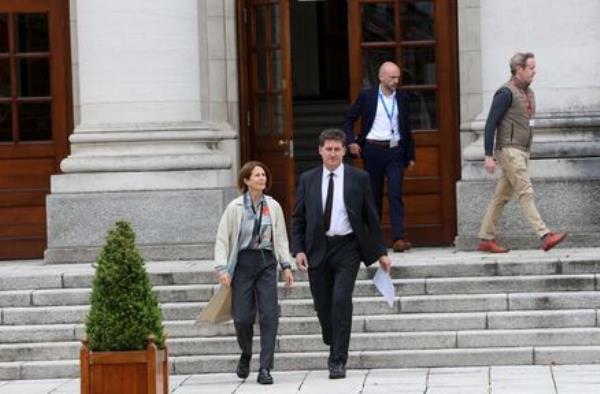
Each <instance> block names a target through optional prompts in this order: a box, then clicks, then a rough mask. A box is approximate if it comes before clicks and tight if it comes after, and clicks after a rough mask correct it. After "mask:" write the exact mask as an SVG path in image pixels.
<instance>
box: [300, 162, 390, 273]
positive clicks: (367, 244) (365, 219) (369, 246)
mask: <svg viewBox="0 0 600 394" xmlns="http://www.w3.org/2000/svg"><path fill="white" fill-rule="evenodd" d="M322 180H323V166H318V167H315V168H312V169H310V170H308V171H306V172H304V173H303V174H302V175H301V176H300V180H299V181H298V189H297V191H296V206H295V208H294V213H293V214H292V253H293V254H294V256H295V255H296V254H297V253H300V252H304V253H305V254H306V256H307V257H308V264H309V266H310V267H313V268H314V267H317V266H318V265H319V264H320V263H321V261H323V259H324V258H325V252H326V249H327V245H326V239H325V228H324V223H323V199H322V197H321V183H322ZM344 204H345V205H346V210H347V212H348V220H349V221H350V226H351V227H352V231H353V232H354V235H355V236H356V239H357V240H358V245H359V251H360V257H361V260H362V261H363V263H364V264H365V265H367V266H368V265H371V264H372V263H374V262H375V261H376V260H377V259H379V258H380V257H381V256H383V255H386V254H387V249H386V246H385V244H384V242H383V234H382V232H381V225H380V223H379V215H378V214H377V208H376V205H375V200H374V199H373V193H372V192H371V181H370V178H369V174H368V173H367V172H365V171H363V170H361V169H359V168H356V167H352V166H350V165H344Z"/></svg>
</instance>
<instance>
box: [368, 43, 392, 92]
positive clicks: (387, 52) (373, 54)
mask: <svg viewBox="0 0 600 394" xmlns="http://www.w3.org/2000/svg"><path fill="white" fill-rule="evenodd" d="M387 61H390V62H394V63H396V48H379V49H365V50H364V51H363V86H375V85H378V84H379V79H378V78H377V76H378V74H379V66H381V64H382V63H383V62H387Z"/></svg>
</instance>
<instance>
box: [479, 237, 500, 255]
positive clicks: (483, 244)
mask: <svg viewBox="0 0 600 394" xmlns="http://www.w3.org/2000/svg"><path fill="white" fill-rule="evenodd" d="M477 250H478V251H479V252H488V253H506V252H508V249H507V248H505V247H503V246H500V245H498V244H497V243H496V240H494V239H491V240H481V241H479V245H477Z"/></svg>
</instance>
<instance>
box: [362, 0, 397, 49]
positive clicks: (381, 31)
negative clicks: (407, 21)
mask: <svg viewBox="0 0 600 394" xmlns="http://www.w3.org/2000/svg"><path fill="white" fill-rule="evenodd" d="M362 21H363V25H362V40H363V41H364V42H368V41H395V37H396V34H395V32H394V29H395V23H394V5H393V4H365V5H363V8H362Z"/></svg>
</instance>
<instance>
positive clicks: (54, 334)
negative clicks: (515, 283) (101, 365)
mask: <svg viewBox="0 0 600 394" xmlns="http://www.w3.org/2000/svg"><path fill="white" fill-rule="evenodd" d="M597 314H598V311H596V310H593V309H589V310H585V309H581V310H542V311H510V312H472V313H432V314H419V313H412V314H397V315H362V316H360V315H355V316H354V319H353V324H352V331H353V332H414V331H435V330H439V329H440V328H443V329H445V330H452V331H463V330H483V329H486V328H487V329H528V328H569V327H573V328H575V327H596V326H597ZM164 326H165V330H166V331H167V332H168V335H169V338H188V337H205V338H208V337H219V336H232V335H235V330H234V327H233V323H232V322H231V321H230V322H226V323H222V324H196V321H195V320H179V321H168V320H167V321H165V322H164ZM255 332H256V333H258V332H259V329H258V326H255ZM278 332H279V334H280V335H295V334H318V333H320V332H321V329H320V326H319V322H318V321H317V318H316V317H315V316H314V315H312V316H308V317H282V318H280V320H279V330H278ZM84 336H85V328H84V326H83V324H46V325H41V324H40V325H15V326H0V343H26V342H67V341H78V340H80V339H81V338H83V337H84Z"/></svg>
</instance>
